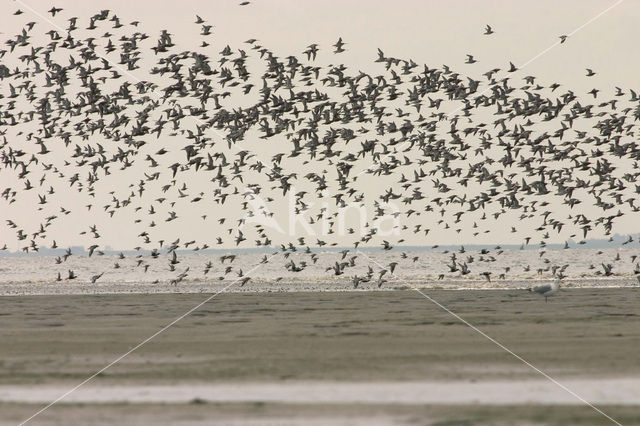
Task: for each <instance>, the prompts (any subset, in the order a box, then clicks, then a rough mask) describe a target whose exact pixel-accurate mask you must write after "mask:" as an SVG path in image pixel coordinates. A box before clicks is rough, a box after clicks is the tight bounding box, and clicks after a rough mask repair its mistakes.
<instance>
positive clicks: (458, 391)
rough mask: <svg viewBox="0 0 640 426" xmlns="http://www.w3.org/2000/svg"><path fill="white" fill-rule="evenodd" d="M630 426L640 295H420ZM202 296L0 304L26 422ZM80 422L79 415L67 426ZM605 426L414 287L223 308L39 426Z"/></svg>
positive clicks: (7, 360) (174, 332)
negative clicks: (113, 425) (118, 425)
mask: <svg viewBox="0 0 640 426" xmlns="http://www.w3.org/2000/svg"><path fill="white" fill-rule="evenodd" d="M426 294H427V295H428V296H429V297H432V298H433V299H434V300H436V301H437V302H439V303H441V304H442V305H443V306H445V307H447V308H448V309H450V310H451V311H453V312H455V313H456V314H458V315H460V316H461V317H462V318H464V320H466V321H468V322H469V323H470V324H472V325H474V326H475V327H478V328H479V329H480V330H482V331H483V332H484V333H486V334H487V335H488V336H491V337H492V338H494V339H496V341H498V342H500V343H501V344H503V345H504V346H506V347H507V348H509V349H510V350H512V351H513V352H514V353H516V354H518V355H519V356H521V357H522V358H523V359H525V360H526V361H528V362H530V363H531V364H532V365H534V366H535V367H537V368H539V369H540V370H541V371H544V372H545V373H546V374H548V375H549V376H551V377H553V378H554V379H555V380H557V381H559V382H560V383H562V384H564V385H566V386H567V387H568V388H569V389H571V390H572V391H574V392H575V393H576V394H578V395H580V396H581V397H583V398H585V399H587V400H589V401H590V402H592V403H594V405H596V406H597V407H598V408H599V409H601V410H602V411H603V412H605V413H606V414H607V415H609V416H611V417H612V418H613V419H615V420H617V421H618V422H620V423H622V424H640V414H638V413H640V364H638V363H637V359H638V358H637V354H638V351H639V350H640V339H639V337H640V329H639V328H638V327H637V316H638V310H637V298H638V291H637V290H636V289H565V290H563V291H562V292H560V293H559V294H558V295H557V296H556V297H554V298H551V299H550V300H549V302H548V303H545V302H544V300H543V299H540V298H536V297H534V295H532V294H530V293H528V292H524V291H515V290H491V291H488V290H484V291H483V290H468V291H467V290H461V291H447V290H432V291H429V292H428V293H426ZM206 298H207V295H206V294H182V295H181V294H159V295H95V296H11V297H3V298H2V307H3V309H2V323H3V327H2V329H1V330H0V338H1V339H2V342H3V344H2V345H0V359H2V364H0V401H1V402H0V412H1V413H2V415H1V416H0V417H1V420H2V424H16V423H19V422H21V421H23V420H25V419H26V418H28V417H29V416H31V415H32V414H33V413H35V412H36V411H37V410H39V409H40V408H41V407H42V406H43V405H45V404H46V402H47V401H49V400H50V399H55V398H56V397H57V396H59V395H61V394H63V393H64V392H66V391H67V390H68V389H70V388H72V387H73V386H75V385H77V384H78V383H80V382H81V381H82V380H84V379H85V378H86V377H88V376H90V375H91V374H93V373H94V372H95V371H98V370H99V369H101V368H102V367H104V366H105V365H106V364H108V363H109V362H111V361H113V360H114V359H116V358H117V357H118V356H120V355H122V354H123V353H125V352H127V351H128V350H129V349H131V348H133V347H134V346H135V345H137V344H138V343H139V342H140V341H142V340H144V339H145V338H147V337H149V336H150V335H152V334H153V333H155V332H156V331H158V330H159V329H161V328H162V327H163V326H165V325H167V324H168V323H170V322H171V321H172V320H174V319H175V318H176V317H178V316H180V315H182V314H183V313H185V312H186V311H188V310H189V309H190V308H192V307H193V306H195V305H197V304H198V303H199V302H201V301H202V300H204V299H206ZM69 416H72V417H69ZM69 418H74V419H75V420H77V422H78V423H82V424H110V423H113V422H119V423H127V424H149V423H154V424H211V423H216V422H217V423H220V424H328V423H332V424H359V423H360V424H403V423H404V424H611V421H610V420H608V419H607V418H606V417H605V416H603V415H602V414H600V413H598V412H597V411H595V410H594V409H593V408H591V407H589V406H587V405H585V404H584V403H583V402H582V401H580V400H579V399H578V398H577V397H575V396H574V395H571V394H570V393H569V392H567V391H566V390H563V389H562V388H560V387H559V386H557V385H554V384H553V383H552V382H550V381H549V380H548V379H546V378H544V377H543V376H542V375H541V374H540V373H539V372H536V371H535V370H534V369H533V368H531V367H530V366H527V365H525V364H524V363H523V362H522V361H521V360H518V359H517V358H515V357H514V356H513V355H511V354H509V353H508V352H506V351H505V350H504V349H501V348H500V347H498V346H497V345H496V344H495V343H493V342H491V341H490V340H488V339H487V338H486V337H484V336H482V335H480V334H479V333H478V332H477V331H475V330H473V329H472V328H470V327H469V326H468V325H465V324H463V323H462V322H461V321H460V320H459V319H457V318H455V317H454V316H452V315H451V314H450V313H447V312H446V311H445V310H443V309H442V308H441V307H439V306H437V305H436V304H434V303H433V302H431V301H430V300H428V299H426V298H425V297H424V296H422V295H420V294H419V293H417V292H415V291H411V290H406V291H387V292H361V291H356V292H339V293H332V292H322V293H320V292H318V293H314V292H304V293H272V294H269V293H260V294H220V295H218V296H217V297H215V298H214V299H213V300H211V301H210V302H209V303H207V304H205V305H204V306H202V307H201V308H200V309H198V310H196V311H195V312H193V313H192V314H191V315H189V316H187V317H185V318H184V319H182V320H181V321H180V322H178V323H177V324H175V325H174V326H173V327H171V328H169V329H168V330H167V331H165V332H164V333H162V334H160V335H159V336H157V337H156V338H154V339H153V340H151V341H150V342H149V343H147V344H146V345H144V346H142V347H140V348H139V349H137V350H136V351H135V352H133V353H132V354H131V355H129V356H127V357H126V358H124V359H123V360H122V361H120V362H118V363H117V364H115V365H114V366H112V367H111V368H109V369H108V370H106V371H104V372H103V373H101V374H100V375H99V376H97V377H96V378H95V379H93V380H92V381H91V382H89V383H88V384H87V385H86V387H81V388H79V389H78V390H76V391H75V392H73V393H72V394H70V395H69V396H68V397H67V398H65V399H63V400H62V401H60V403H58V404H56V405H55V406H53V407H52V408H50V409H49V410H47V411H45V412H43V413H42V414H40V415H39V416H38V417H36V418H35V419H33V421H32V424H68V419H69ZM446 422H449V423H446Z"/></svg>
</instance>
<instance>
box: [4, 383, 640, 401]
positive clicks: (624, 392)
mask: <svg viewBox="0 0 640 426" xmlns="http://www.w3.org/2000/svg"><path fill="white" fill-rule="evenodd" d="M566 383H568V384H570V385H571V386H572V387H575V388H580V389H581V390H582V393H583V394H584V395H586V396H588V397H589V398H590V399H592V400H593V401H597V402H598V403H600V404H616V405H640V377H635V378H609V379H568V380H567V381H566ZM60 390H61V386H56V385H15V386H13V385H3V386H0V402H2V403H22V404H24V403H27V404H37V403H42V402H43V401H48V400H50V399H51V397H52V396H54V395H57V394H59V393H60ZM194 400H201V401H206V402H212V403H241V402H245V403H247V402H271V403H293V404H399V405H405V404H406V405H409V404H446V405H449V404H452V405H455V404H483V405H516V404H520V405H523V404H535V405H582V402H581V401H579V400H577V399H576V398H574V397H573V396H572V395H570V394H568V393H566V392H565V391H564V390H563V389H561V388H559V387H557V386H556V385H555V384H553V383H551V382H549V381H548V380H544V379H529V380H526V379H525V380H478V381H474V382H471V381H462V380H453V381H436V380H433V381H406V382H398V381H391V382H388V381H375V382H341V381H307V380H300V381H298V380H295V381H282V382H221V383H206V384H204V383H193V384H190V383H184V382H183V383H180V384H174V385H103V386H97V385H89V386H87V387H85V388H84V389H83V391H82V392H78V393H76V394H74V395H72V396H69V397H68V398H66V400H65V401H64V402H63V403H62V404H118V403H120V404H165V403H166V404H188V403H191V402H193V401H194Z"/></svg>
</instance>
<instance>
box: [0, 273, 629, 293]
mask: <svg viewBox="0 0 640 426" xmlns="http://www.w3.org/2000/svg"><path fill="white" fill-rule="evenodd" d="M548 282H551V279H550V278H537V279H520V280H492V281H491V282H487V281H486V280H480V279H477V280H473V279H460V280H454V279H444V280H424V279H421V278H411V277H407V278H404V277H401V278H400V279H397V280H391V281H389V282H387V283H385V284H384V285H383V286H381V287H380V288H378V287H377V286H376V285H375V282H374V283H364V284H360V285H359V286H358V288H354V286H353V284H352V283H351V281H350V280H349V279H348V278H346V279H341V280H327V279H325V280H322V279H320V278H319V279H318V280H314V281H309V280H299V281H296V280H291V279H287V280H281V281H277V282H276V281H274V280H261V279H259V278H254V279H252V280H251V281H249V282H248V283H247V284H245V285H243V286H241V283H240V281H236V282H235V283H234V281H232V280H224V281H203V280H185V281H182V282H180V283H179V284H177V285H174V284H171V283H170V282H166V281H164V282H158V283H153V282H96V283H90V282H86V281H76V280H74V281H68V280H65V281H62V282H55V281H53V282H51V281H45V282H4V283H0V296H50V295H92V294H94V295H96V294H176V293H177V294H194V293H218V292H225V293H295V292H345V291H357V292H362V291H374V292H375V291H389V290H411V289H413V288H419V289H427V290H525V289H527V288H530V287H531V286H532V285H539V284H543V283H548ZM562 287H563V289H564V290H570V289H573V288H584V289H589V288H591V289H605V288H610V289H616V288H620V289H624V288H629V289H632V288H638V289H640V284H639V283H638V280H637V279H636V278H635V277H628V276H627V277H612V278H609V277H607V278H604V277H584V278H567V279H566V280H565V281H563V282H562Z"/></svg>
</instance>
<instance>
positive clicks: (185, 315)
mask: <svg viewBox="0 0 640 426" xmlns="http://www.w3.org/2000/svg"><path fill="white" fill-rule="evenodd" d="M278 253H279V252H276V253H273V254H272V255H271V256H269V257H268V258H267V261H269V260H271V259H272V258H273V257H274V256H277V255H278ZM264 264H266V262H260V263H259V264H257V265H256V266H254V267H253V268H251V269H250V270H249V271H247V273H246V274H244V277H248V276H250V274H251V273H252V272H254V271H255V270H256V269H258V268H260V267H261V266H262V265H264ZM244 277H238V278H237V279H235V280H234V281H232V282H231V283H229V284H228V285H226V286H225V287H224V288H222V289H221V290H219V291H217V292H215V293H213V294H212V295H211V296H209V297H207V298H206V299H204V300H203V301H202V302H200V303H198V304H197V305H195V306H194V307H192V308H191V309H189V310H188V311H186V312H185V313H183V314H182V315H180V316H179V317H177V318H176V319H174V320H173V321H171V322H170V323H169V324H167V325H165V326H164V327H162V328H161V329H160V330H158V331H156V332H155V333H153V334H152V335H151V336H149V337H147V338H146V339H144V340H143V341H141V342H140V343H138V344H137V345H135V346H134V347H133V348H131V349H129V350H128V351H127V352H125V353H123V354H122V355H120V356H119V357H117V358H116V359H114V360H113V361H111V362H110V363H109V364H107V365H105V366H104V367H102V368H101V369H100V370H98V371H96V372H95V373H93V374H92V375H91V376H89V377H87V378H86V379H84V380H83V381H82V382H80V383H78V384H77V385H75V386H74V387H72V388H71V389H69V390H67V391H66V392H64V393H63V394H62V395H60V396H58V397H57V398H56V399H54V400H53V401H51V402H49V403H48V404H47V405H46V406H44V407H42V408H41V409H40V410H38V411H37V412H35V413H34V414H32V415H31V416H30V417H29V418H27V419H26V420H24V421H22V422H21V423H19V425H20V426H22V425H24V424H26V423H28V422H29V421H31V420H33V419H34V418H35V417H36V416H38V415H40V414H42V413H43V412H45V411H46V410H48V409H49V408H51V407H52V406H53V405H55V404H57V403H58V402H60V401H61V400H63V399H64V398H67V397H68V396H69V395H71V394H72V393H73V392H75V391H76V390H78V389H79V388H80V387H82V386H84V385H85V384H87V383H88V382H90V381H91V380H93V379H94V378H96V377H97V376H98V375H100V374H101V373H102V372H104V371H105V370H107V369H109V368H110V367H113V366H114V365H115V364H117V363H118V362H120V361H122V360H123V359H124V358H125V357H127V356H128V355H130V354H131V353H132V352H134V351H136V350H138V349H140V348H141V347H142V346H144V345H146V344H147V343H149V342H150V341H151V340H153V339H154V338H156V337H157V336H159V335H160V334H162V333H164V332H165V331H167V330H168V329H169V328H171V327H173V326H174V325H175V324H176V323H178V322H179V321H181V320H182V319H184V318H185V317H187V316H188V315H190V314H191V313H193V312H194V311H196V310H197V309H199V308H200V307H201V306H202V305H204V304H205V303H207V302H209V301H211V300H212V299H213V298H215V297H216V296H218V295H219V294H220V293H223V292H224V291H225V290H227V289H228V288H230V287H232V286H233V285H235V284H237V283H238V282H239V281H240V278H244Z"/></svg>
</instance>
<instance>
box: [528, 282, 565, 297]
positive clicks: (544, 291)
mask: <svg viewBox="0 0 640 426" xmlns="http://www.w3.org/2000/svg"><path fill="white" fill-rule="evenodd" d="M558 290H560V278H556V279H555V280H554V281H553V284H545V285H538V286H533V287H531V288H530V289H529V291H531V292H533V293H537V294H539V295H541V296H544V301H545V302H546V301H547V298H548V297H549V296H551V295H552V294H554V293H557V292H558Z"/></svg>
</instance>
